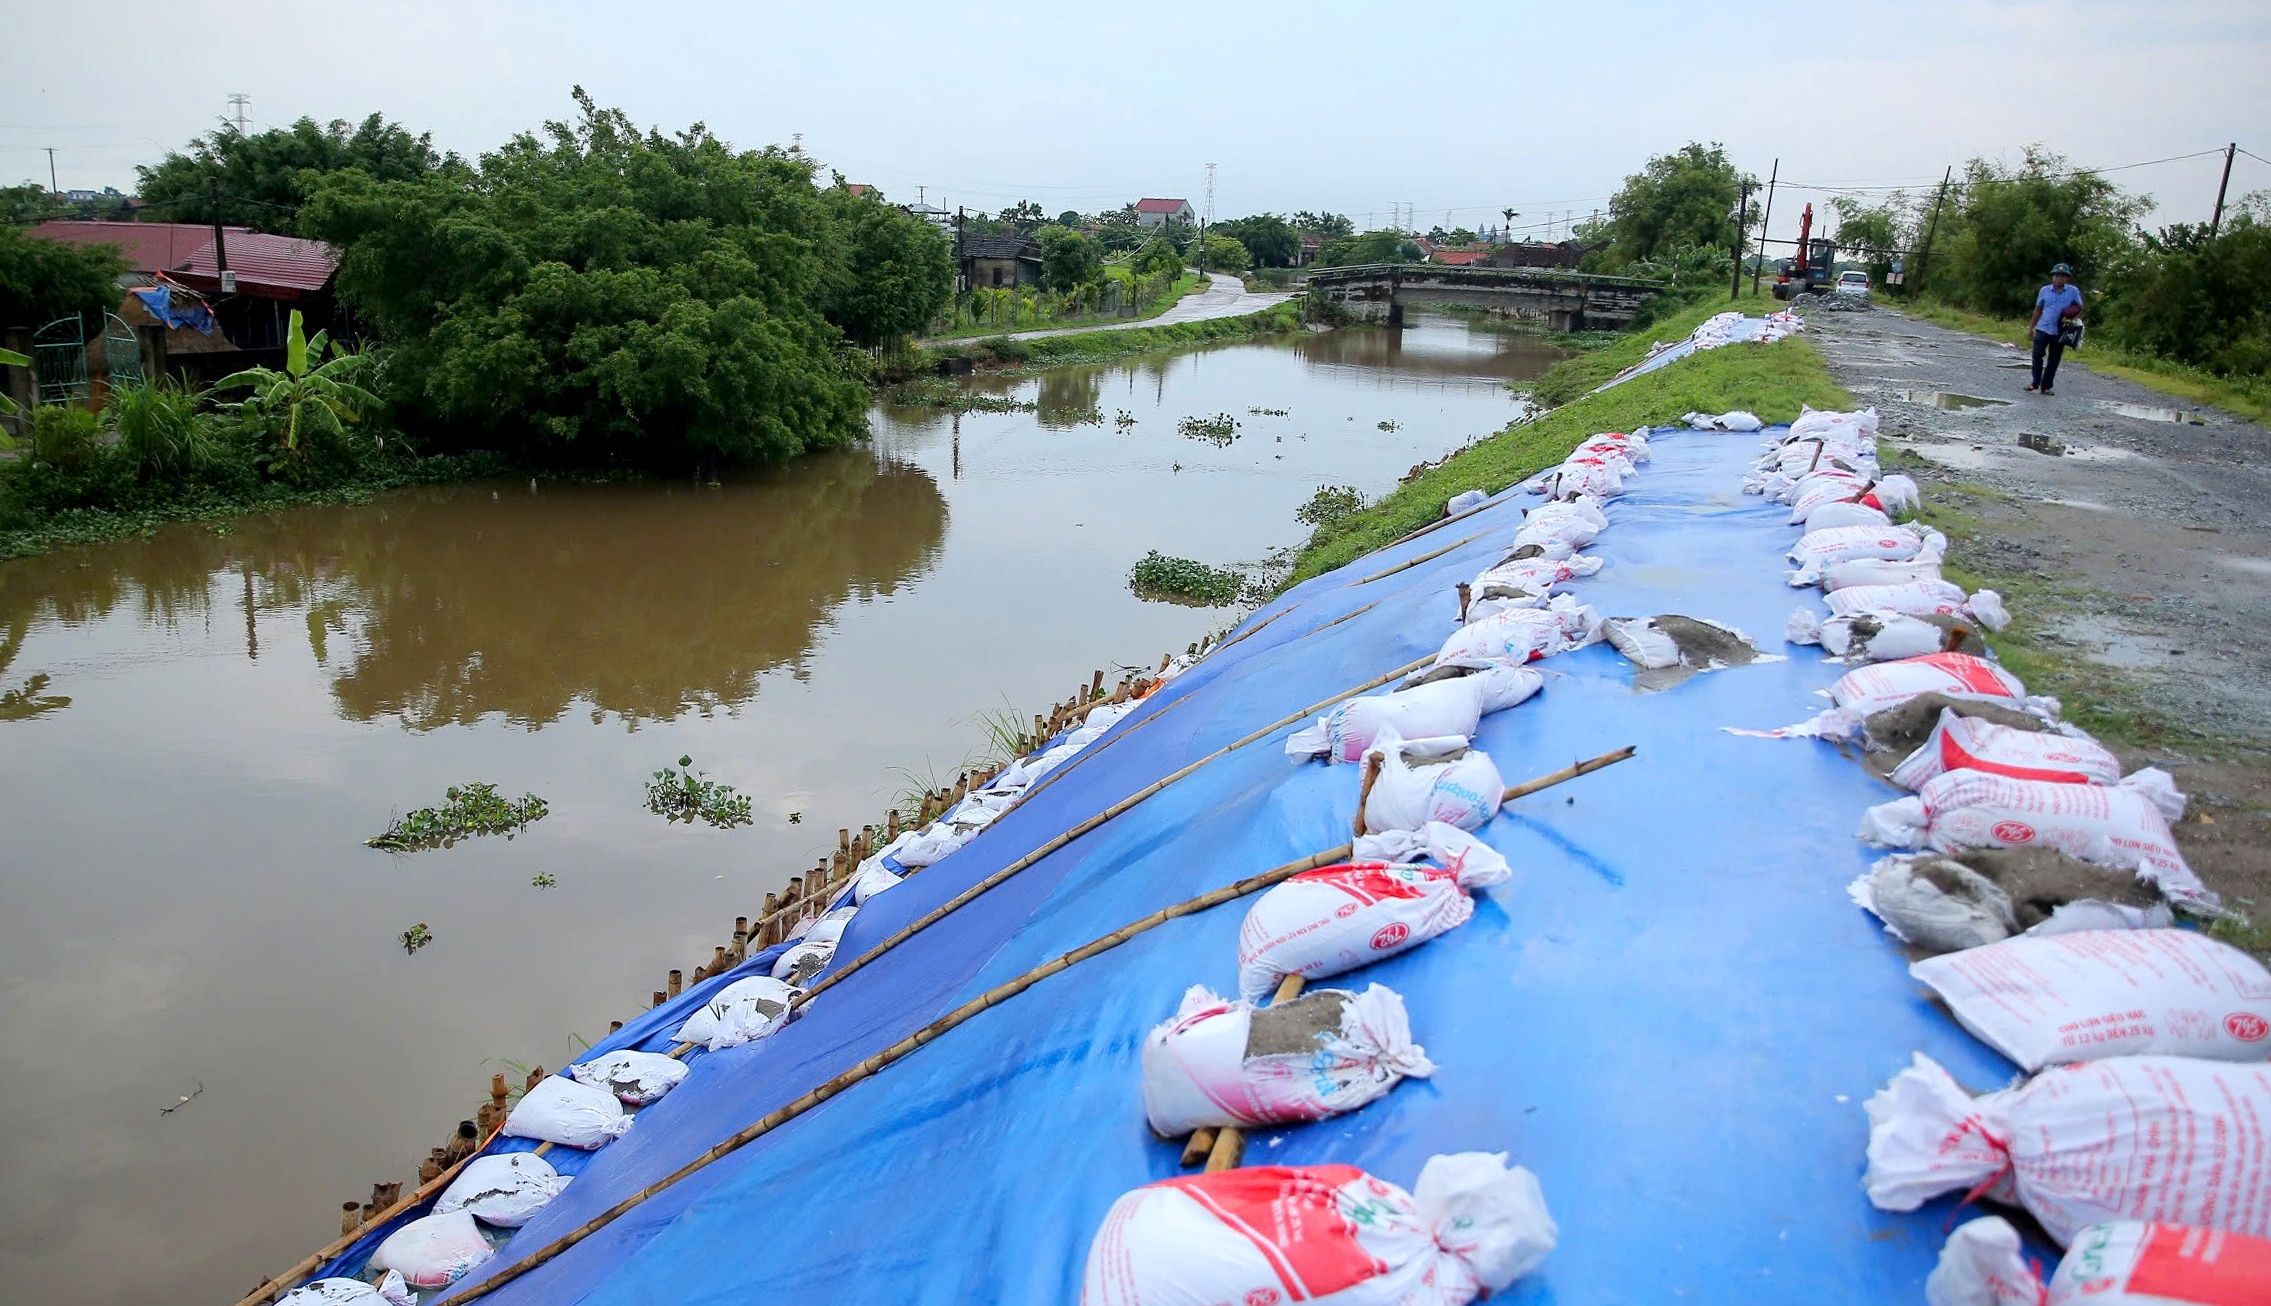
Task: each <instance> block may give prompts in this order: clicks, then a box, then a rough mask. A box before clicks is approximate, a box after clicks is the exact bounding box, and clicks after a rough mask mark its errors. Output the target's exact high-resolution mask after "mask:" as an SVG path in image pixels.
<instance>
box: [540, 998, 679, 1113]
mask: <svg viewBox="0 0 2271 1306" xmlns="http://www.w3.org/2000/svg"><path fill="white" fill-rule="evenodd" d="M672 973H673V974H676V973H677V972H675V971H673V972H672ZM543 1082H544V1067H542V1066H538V1067H537V1068H536V1069H534V1070H531V1071H529V1072H528V1082H527V1083H525V1084H523V1085H521V1088H522V1089H523V1090H524V1091H525V1090H527V1089H532V1088H534V1087H536V1086H537V1085H538V1084H541V1083H543Z"/></svg>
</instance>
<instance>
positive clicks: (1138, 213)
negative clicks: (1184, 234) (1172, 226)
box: [1135, 199, 1198, 230]
mask: <svg viewBox="0 0 2271 1306" xmlns="http://www.w3.org/2000/svg"><path fill="white" fill-rule="evenodd" d="M1135 217H1136V225H1137V226H1139V227H1150V228H1152V229H1154V230H1156V229H1158V228H1160V227H1164V226H1166V225H1167V224H1168V223H1170V222H1177V223H1185V224H1188V223H1191V222H1196V221H1197V220H1198V211H1197V210H1195V209H1193V208H1192V207H1191V202H1190V201H1189V200H1179V199H1141V200H1137V201H1136V202H1135Z"/></svg>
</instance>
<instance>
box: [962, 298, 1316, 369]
mask: <svg viewBox="0 0 2271 1306" xmlns="http://www.w3.org/2000/svg"><path fill="white" fill-rule="evenodd" d="M1300 329H1301V305H1300V304H1299V303H1298V302H1288V303H1284V304H1279V305H1276V306H1275V307H1272V308H1265V309H1263V310H1262V311H1260V312H1258V313H1248V314H1246V315H1245V316H1243V317H1217V318H1208V319H1207V320H1205V321H1203V322H1172V323H1169V324H1168V325H1166V326H1155V327H1129V328H1127V329H1125V330H1114V331H1084V332H1081V333H1079V334H1078V335H1069V336H1043V337H1042V338H1040V339H1038V340H1019V339H1015V338H1013V337H1009V336H996V337H994V338H992V339H988V340H979V341H974V342H972V343H970V344H967V345H946V346H942V347H939V348H933V349H926V350H925V351H924V354H925V355H926V357H927V361H929V362H932V363H935V362H937V361H938V360H940V359H945V358H967V359H969V360H971V361H972V362H973V363H976V364H978V365H980V366H983V367H987V368H989V369H991V368H996V367H998V368H1002V369H1004V370H1016V371H1024V370H1027V369H1032V370H1039V369H1042V368H1049V367H1064V366H1066V365H1068V364H1077V363H1107V362H1110V361H1112V360H1114V359H1118V358H1126V357H1129V356H1131V355H1134V354H1156V353H1162V352H1165V351H1167V350H1172V349H1188V348H1191V347H1193V346H1196V345H1206V344H1213V343H1216V342H1218V341H1225V340H1244V339H1250V338H1252V337H1255V336H1267V335H1277V334H1280V333H1283V332H1287V331H1298V330H1300Z"/></svg>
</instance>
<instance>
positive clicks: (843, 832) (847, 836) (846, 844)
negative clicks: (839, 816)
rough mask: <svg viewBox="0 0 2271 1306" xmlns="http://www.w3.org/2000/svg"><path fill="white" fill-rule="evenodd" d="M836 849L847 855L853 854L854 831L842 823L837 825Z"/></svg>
mask: <svg viewBox="0 0 2271 1306" xmlns="http://www.w3.org/2000/svg"><path fill="white" fill-rule="evenodd" d="M836 850H837V851H838V852H840V853H843V854H844V855H845V856H847V857H849V856H851V852H852V832H851V831H850V830H847V829H845V828H844V827H843V826H840V825H839V826H837V827H836Z"/></svg>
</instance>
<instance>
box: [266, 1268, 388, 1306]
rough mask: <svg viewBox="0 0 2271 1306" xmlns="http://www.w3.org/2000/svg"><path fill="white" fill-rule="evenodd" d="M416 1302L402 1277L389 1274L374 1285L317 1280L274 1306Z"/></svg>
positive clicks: (380, 1305)
mask: <svg viewBox="0 0 2271 1306" xmlns="http://www.w3.org/2000/svg"><path fill="white" fill-rule="evenodd" d="M417 1300H418V1298H417V1295H416V1294H415V1293H413V1292H411V1291H410V1285H409V1284H407V1283H405V1282H403V1280H402V1276H401V1275H400V1274H397V1273H395V1272H394V1271H393V1270H388V1271H387V1272H386V1274H385V1275H384V1276H383V1277H381V1278H380V1279H379V1281H378V1282H377V1283H365V1282H363V1281H362V1280H361V1279H317V1280H316V1281H315V1282H313V1283H303V1284H301V1285H300V1286H299V1287H297V1288H294V1289H292V1290H291V1291H290V1292H287V1293H285V1294H284V1295H283V1296H281V1297H278V1298H277V1299H276V1306H412V1303H414V1302H416V1301H417Z"/></svg>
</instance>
